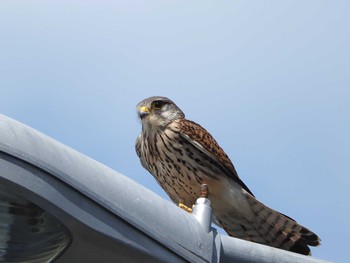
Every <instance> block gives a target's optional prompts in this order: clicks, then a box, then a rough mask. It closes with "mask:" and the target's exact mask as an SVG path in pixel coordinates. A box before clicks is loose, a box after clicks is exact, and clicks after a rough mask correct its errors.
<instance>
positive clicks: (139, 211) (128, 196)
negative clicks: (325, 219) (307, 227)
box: [0, 115, 325, 262]
mask: <svg viewBox="0 0 350 263" xmlns="http://www.w3.org/2000/svg"><path fill="white" fill-rule="evenodd" d="M135 165H136V164H135ZM0 184H1V185H3V186H6V187H7V189H13V191H15V192H16V193H18V194H20V195H22V196H25V197H26V198H28V199H30V200H31V201H32V202H34V203H35V204H37V205H38V206H39V207H41V208H43V209H46V210H47V211H49V212H50V213H51V214H52V215H54V216H55V217H56V218H57V219H58V220H59V221H61V222H62V223H63V224H64V225H65V226H66V227H67V229H68V230H69V231H70V232H71V235H72V243H71V245H70V246H69V247H68V248H67V249H66V251H65V252H64V253H62V254H61V256H60V257H59V258H58V259H57V260H56V261H55V262H77V261H76V260H77V259H79V262H96V260H100V261H101V262H116V260H119V261H118V262H123V261H125V262H126V261H128V262H141V261H142V262H147V261H148V262H156V261H160V262H325V261H322V260H319V259H315V258H313V257H308V256H302V255H299V254H295V253H291V252H287V251H284V250H280V249H276V248H272V247H268V246H264V245H259V244H256V243H252V242H248V241H244V240H240V239H236V238H232V237H228V236H224V235H221V234H219V233H218V232H217V231H216V229H215V228H213V227H210V228H209V232H208V231H206V229H205V228H206V227H205V226H204V225H202V224H203V220H201V218H198V216H197V218H196V216H194V215H192V214H189V213H187V212H185V211H183V210H181V209H179V208H177V207H176V206H175V205H173V204H172V203H170V202H169V201H166V200H164V199H162V198H161V197H159V196H158V195H156V194H155V193H153V192H151V191H150V190H148V189H147V188H145V187H143V186H141V185H140V184H138V183H136V182H135V181H133V180H131V179H130V178H128V177H126V176H124V175H122V174H120V173H118V172H116V171H114V170H112V169H110V168H108V167H107V166H105V165H103V164H101V163H99V162H97V161H95V160H93V159H91V158H89V157H87V156H85V155H83V154H81V153H79V152H77V151H75V150H73V149H71V148H69V147H67V146H65V145H63V144H61V143H59V142H57V141H55V140H53V139H52V138H50V137H48V136H46V135H44V134H42V133H40V132H38V131H36V130H34V129H32V128H30V127H28V126H26V125H23V124H21V123H19V122H17V121H14V120H12V119H10V118H7V117H5V116H3V115H0ZM201 212H203V211H200V212H199V214H200V213H201ZM197 215H198V214H197ZM201 216H202V215H200V216H199V217H201ZM198 219H199V220H198ZM204 221H205V220H204Z"/></svg>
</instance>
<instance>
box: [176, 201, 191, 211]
mask: <svg viewBox="0 0 350 263" xmlns="http://www.w3.org/2000/svg"><path fill="white" fill-rule="evenodd" d="M179 207H180V208H181V209H183V210H185V211H186V212H188V213H192V208H189V207H188V206H186V205H184V204H183V203H179Z"/></svg>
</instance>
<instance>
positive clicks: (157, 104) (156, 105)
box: [153, 100, 165, 110]
mask: <svg viewBox="0 0 350 263" xmlns="http://www.w3.org/2000/svg"><path fill="white" fill-rule="evenodd" d="M164 104H165V103H164V101H161V100H156V101H154V102H153V108H154V109H156V110H160V109H161V108H162V107H163V106H164Z"/></svg>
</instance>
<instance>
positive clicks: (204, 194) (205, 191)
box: [199, 184, 209, 198]
mask: <svg viewBox="0 0 350 263" xmlns="http://www.w3.org/2000/svg"><path fill="white" fill-rule="evenodd" d="M208 194H209V189H208V185H207V184H202V185H201V191H200V194H199V197H204V198H208Z"/></svg>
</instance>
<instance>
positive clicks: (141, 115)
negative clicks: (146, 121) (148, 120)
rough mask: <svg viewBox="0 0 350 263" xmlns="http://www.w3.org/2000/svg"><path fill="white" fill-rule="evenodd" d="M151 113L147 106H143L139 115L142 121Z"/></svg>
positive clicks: (139, 109)
mask: <svg viewBox="0 0 350 263" xmlns="http://www.w3.org/2000/svg"><path fill="white" fill-rule="evenodd" d="M149 113H150V110H149V108H147V107H146V106H141V107H139V108H138V114H139V117H140V119H141V120H142V119H143V118H144V117H145V116H146V115H148V114H149Z"/></svg>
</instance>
